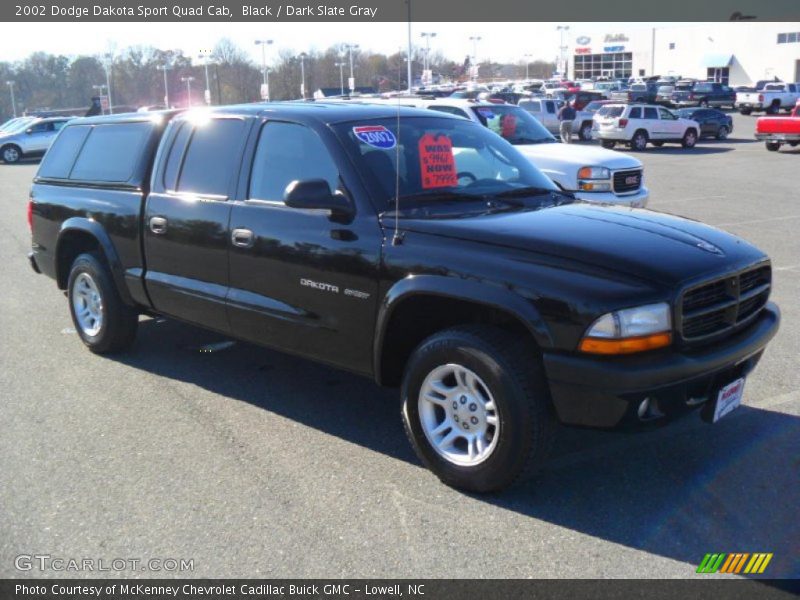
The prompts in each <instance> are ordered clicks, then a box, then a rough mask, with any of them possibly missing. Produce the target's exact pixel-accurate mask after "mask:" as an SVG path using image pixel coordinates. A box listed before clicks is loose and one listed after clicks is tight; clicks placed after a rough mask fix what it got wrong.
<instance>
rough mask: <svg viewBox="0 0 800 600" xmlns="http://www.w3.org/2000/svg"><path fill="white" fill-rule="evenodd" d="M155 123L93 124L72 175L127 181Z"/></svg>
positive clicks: (109, 180)
mask: <svg viewBox="0 0 800 600" xmlns="http://www.w3.org/2000/svg"><path fill="white" fill-rule="evenodd" d="M154 127H155V124H154V123H152V122H150V121H145V122H140V123H118V124H117V123H113V124H107V125H96V126H94V127H92V128H91V132H90V133H89V136H88V138H87V139H86V141H85V142H84V144H83V148H82V149H81V151H80V155H79V156H78V160H77V161H76V162H75V166H74V167H73V168H72V173H71V174H70V177H69V178H70V179H74V180H79V181H101V182H107V183H127V182H129V181H130V180H131V179H132V178H133V176H134V170H135V169H136V165H137V164H138V162H139V159H140V158H141V156H142V152H143V150H144V147H145V144H146V143H147V141H148V139H149V138H150V134H151V133H152V131H153V128H154Z"/></svg>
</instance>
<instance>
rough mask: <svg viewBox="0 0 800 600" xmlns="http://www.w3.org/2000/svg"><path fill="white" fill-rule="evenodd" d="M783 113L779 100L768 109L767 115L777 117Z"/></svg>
mask: <svg viewBox="0 0 800 600" xmlns="http://www.w3.org/2000/svg"><path fill="white" fill-rule="evenodd" d="M780 111H781V103H780V102H778V101H777V100H775V101H773V103H772V104H770V105H769V107H767V110H766V113H767V114H768V115H777V114H778V113H779V112H780Z"/></svg>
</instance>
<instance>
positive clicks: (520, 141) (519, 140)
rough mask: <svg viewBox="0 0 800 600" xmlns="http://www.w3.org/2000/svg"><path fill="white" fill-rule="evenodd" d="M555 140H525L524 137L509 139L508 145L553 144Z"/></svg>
mask: <svg viewBox="0 0 800 600" xmlns="http://www.w3.org/2000/svg"><path fill="white" fill-rule="evenodd" d="M555 141H556V140H555V138H538V139H534V138H525V137H518V138H511V139H510V140H508V143H509V144H547V143H550V142H555Z"/></svg>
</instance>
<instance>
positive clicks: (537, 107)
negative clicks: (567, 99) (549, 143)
mask: <svg viewBox="0 0 800 600" xmlns="http://www.w3.org/2000/svg"><path fill="white" fill-rule="evenodd" d="M563 105H564V102H563V101H562V100H557V99H554V98H525V99H523V100H520V101H519V104H518V105H517V106H519V107H520V108H522V109H523V110H525V111H527V112H529V113H530V114H531V115H533V116H534V118H536V120H537V121H539V122H540V123H541V124H542V125H544V127H545V128H546V129H547V130H548V131H549V132H550V133H553V134H557V133H558V132H559V120H558V110H559V109H560V108H561V107H562V106H563Z"/></svg>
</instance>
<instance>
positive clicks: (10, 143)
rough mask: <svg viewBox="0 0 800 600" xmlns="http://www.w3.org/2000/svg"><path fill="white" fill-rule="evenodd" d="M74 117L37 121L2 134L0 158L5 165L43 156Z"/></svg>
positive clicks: (0, 135)
mask: <svg viewBox="0 0 800 600" xmlns="http://www.w3.org/2000/svg"><path fill="white" fill-rule="evenodd" d="M71 119H72V117H54V118H50V119H36V120H34V121H32V122H30V123H26V124H25V125H24V129H19V130H16V131H15V132H10V133H9V132H7V133H6V134H5V135H2V134H0V158H2V160H3V162H5V163H15V162H19V161H20V160H21V159H23V158H31V157H36V156H42V155H43V154H44V153H45V152H47V149H48V148H49V147H50V144H52V143H53V140H54V139H55V138H56V135H58V132H59V131H60V130H61V128H62V127H63V126H64V125H66V124H67V123H68V122H69V121H70V120H71Z"/></svg>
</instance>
